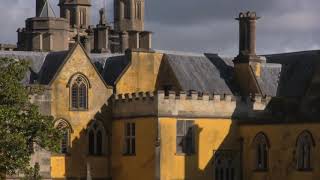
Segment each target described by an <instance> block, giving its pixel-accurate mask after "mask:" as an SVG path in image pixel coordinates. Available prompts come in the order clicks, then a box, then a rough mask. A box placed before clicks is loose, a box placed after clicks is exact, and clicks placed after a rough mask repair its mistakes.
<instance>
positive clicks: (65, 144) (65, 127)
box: [55, 119, 71, 154]
mask: <svg viewBox="0 0 320 180" xmlns="http://www.w3.org/2000/svg"><path fill="white" fill-rule="evenodd" d="M55 127H56V128H58V129H61V131H62V139H61V141H60V153H62V154H67V153H68V152H69V147H70V134H71V127H70V125H69V123H68V122H67V121H66V120H63V119H60V120H58V121H57V122H56V125H55Z"/></svg>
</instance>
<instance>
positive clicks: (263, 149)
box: [253, 132, 270, 172]
mask: <svg viewBox="0 0 320 180" xmlns="http://www.w3.org/2000/svg"><path fill="white" fill-rule="evenodd" d="M253 144H254V154H255V158H254V159H255V162H254V164H255V171H259V172H265V171H268V170H269V150H270V143H269V139H268V136H267V135H266V134H265V133H263V132H259V133H257V135H256V136H255V138H254V140H253ZM259 160H260V161H261V162H260V161H259ZM260 164H261V165H260Z"/></svg>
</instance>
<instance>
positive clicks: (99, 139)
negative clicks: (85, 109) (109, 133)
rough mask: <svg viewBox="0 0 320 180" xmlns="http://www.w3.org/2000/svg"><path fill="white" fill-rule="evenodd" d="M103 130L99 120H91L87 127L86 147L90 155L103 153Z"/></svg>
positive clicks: (104, 135)
mask: <svg viewBox="0 0 320 180" xmlns="http://www.w3.org/2000/svg"><path fill="white" fill-rule="evenodd" d="M105 137H106V134H105V131H104V127H103V125H102V123H101V122H100V121H93V122H92V124H91V125H90V127H89V128H88V146H89V147H88V148H89V154H90V155H96V156H100V155H103V154H104V149H105V148H104V144H105V142H104V141H105Z"/></svg>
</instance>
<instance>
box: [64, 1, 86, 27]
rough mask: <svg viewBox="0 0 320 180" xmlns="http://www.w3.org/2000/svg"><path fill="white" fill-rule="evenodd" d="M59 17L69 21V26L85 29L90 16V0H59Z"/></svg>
mask: <svg viewBox="0 0 320 180" xmlns="http://www.w3.org/2000/svg"><path fill="white" fill-rule="evenodd" d="M58 5H59V7H60V17H62V18H65V19H67V20H68V21H69V24H70V27H77V28H81V29H87V28H88V26H89V25H90V18H91V0H59V4H58Z"/></svg>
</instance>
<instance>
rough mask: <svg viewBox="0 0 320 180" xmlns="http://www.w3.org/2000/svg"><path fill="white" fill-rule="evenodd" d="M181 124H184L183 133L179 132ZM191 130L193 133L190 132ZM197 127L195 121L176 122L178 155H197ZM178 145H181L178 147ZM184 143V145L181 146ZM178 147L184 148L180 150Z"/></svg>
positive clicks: (183, 120) (181, 120) (182, 120)
mask: <svg viewBox="0 0 320 180" xmlns="http://www.w3.org/2000/svg"><path fill="white" fill-rule="evenodd" d="M179 123H182V124H183V125H182V132H179V131H180V130H179ZM190 130H191V131H190ZM195 136H196V126H195V121H194V120H188V119H179V120H177V122H176V155H178V156H179V155H180V156H192V155H194V154H196V147H195V146H196V144H195V138H196V137H195ZM178 139H180V140H178ZM178 143H179V144H180V145H178ZM181 143H182V145H181ZM178 146H182V147H180V148H179V149H178Z"/></svg>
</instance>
